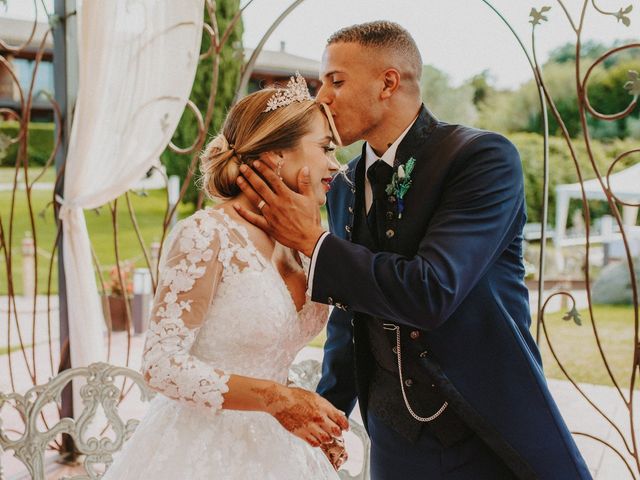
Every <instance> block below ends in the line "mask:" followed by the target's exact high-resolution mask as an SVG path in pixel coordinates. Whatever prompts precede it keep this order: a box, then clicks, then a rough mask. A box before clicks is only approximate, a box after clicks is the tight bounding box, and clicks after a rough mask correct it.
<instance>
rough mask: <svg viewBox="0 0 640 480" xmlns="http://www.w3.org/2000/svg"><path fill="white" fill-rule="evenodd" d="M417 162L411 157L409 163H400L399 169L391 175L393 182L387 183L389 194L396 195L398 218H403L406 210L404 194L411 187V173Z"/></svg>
mask: <svg viewBox="0 0 640 480" xmlns="http://www.w3.org/2000/svg"><path fill="white" fill-rule="evenodd" d="M415 164H416V159H415V158H413V157H411V158H410V159H409V160H407V163H405V164H404V165H400V166H399V167H398V170H397V171H395V172H394V173H393V177H391V183H389V184H388V185H387V188H386V190H385V191H386V193H387V195H395V197H396V200H397V201H398V202H397V205H398V218H402V211H403V210H404V196H405V194H406V193H407V192H408V191H409V187H411V173H412V172H413V167H414V166H415Z"/></svg>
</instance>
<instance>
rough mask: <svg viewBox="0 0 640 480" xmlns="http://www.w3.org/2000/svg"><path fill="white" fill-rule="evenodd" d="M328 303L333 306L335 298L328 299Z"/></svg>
mask: <svg viewBox="0 0 640 480" xmlns="http://www.w3.org/2000/svg"><path fill="white" fill-rule="evenodd" d="M327 303H328V304H329V305H333V298H331V297H329V298H327Z"/></svg>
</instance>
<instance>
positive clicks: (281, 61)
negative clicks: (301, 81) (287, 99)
mask: <svg viewBox="0 0 640 480" xmlns="http://www.w3.org/2000/svg"><path fill="white" fill-rule="evenodd" d="M252 54H253V49H250V48H247V49H245V56H244V58H245V61H248V60H249V58H251V55H252ZM296 71H299V72H300V75H302V76H303V77H313V78H318V74H319V72H320V62H319V61H317V60H313V59H311V58H305V57H301V56H298V55H293V54H291V53H287V52H286V51H284V48H281V49H280V51H273V50H262V51H261V52H260V55H258V59H257V60H256V65H255V67H254V69H253V72H254V73H263V74H269V75H283V76H289V75H293V74H294V73H295V72H296Z"/></svg>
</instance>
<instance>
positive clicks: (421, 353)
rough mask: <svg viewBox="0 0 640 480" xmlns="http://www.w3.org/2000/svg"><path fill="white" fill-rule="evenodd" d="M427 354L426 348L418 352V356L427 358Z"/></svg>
mask: <svg viewBox="0 0 640 480" xmlns="http://www.w3.org/2000/svg"><path fill="white" fill-rule="evenodd" d="M427 355H429V352H427V351H426V350H424V351H422V352H420V358H427Z"/></svg>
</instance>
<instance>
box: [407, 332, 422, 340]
mask: <svg viewBox="0 0 640 480" xmlns="http://www.w3.org/2000/svg"><path fill="white" fill-rule="evenodd" d="M409 336H410V337H411V340H416V339H417V338H420V332H419V331H418V330H414V331H412V332H411V333H410V334H409Z"/></svg>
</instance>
